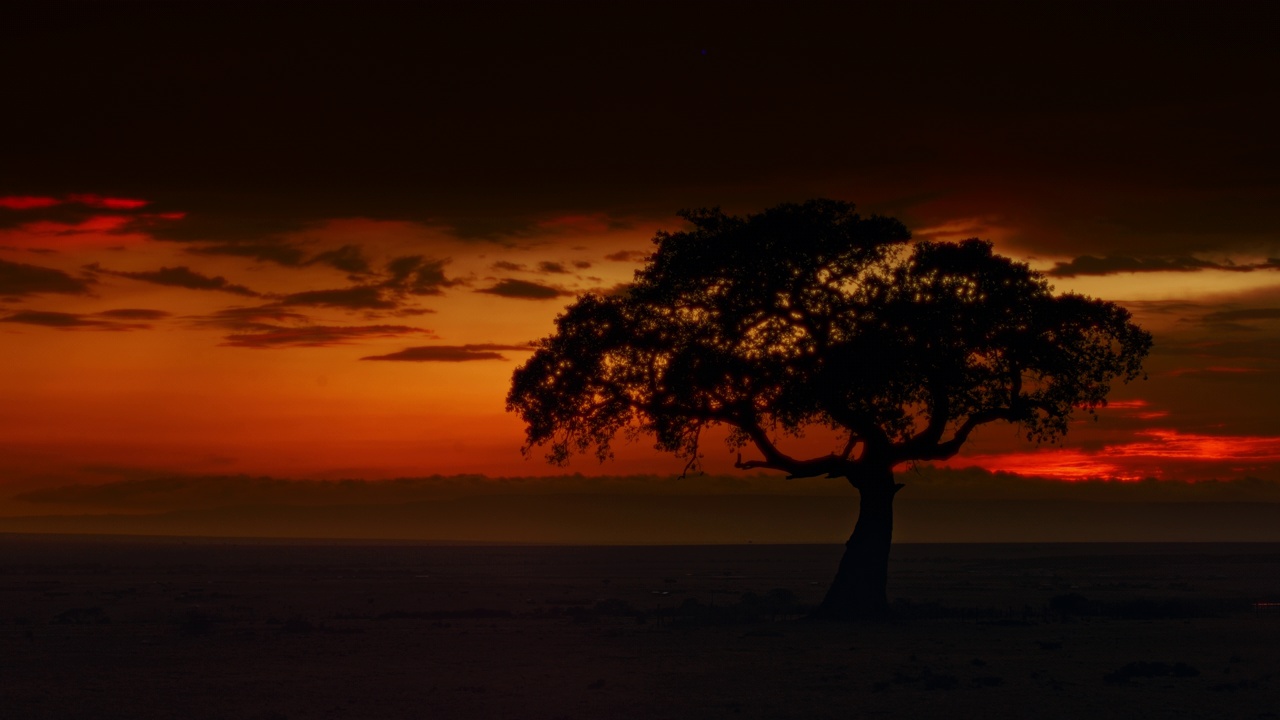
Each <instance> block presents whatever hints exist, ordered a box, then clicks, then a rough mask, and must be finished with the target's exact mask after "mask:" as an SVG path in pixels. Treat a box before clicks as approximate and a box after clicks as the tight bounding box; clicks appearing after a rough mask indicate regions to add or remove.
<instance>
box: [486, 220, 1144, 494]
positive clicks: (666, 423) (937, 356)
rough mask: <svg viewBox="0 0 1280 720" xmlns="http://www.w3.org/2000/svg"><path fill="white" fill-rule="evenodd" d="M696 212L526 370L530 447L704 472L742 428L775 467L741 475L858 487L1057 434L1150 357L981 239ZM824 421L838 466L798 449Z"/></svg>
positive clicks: (516, 390)
mask: <svg viewBox="0 0 1280 720" xmlns="http://www.w3.org/2000/svg"><path fill="white" fill-rule="evenodd" d="M681 216H682V217H683V218H684V219H685V220H686V221H688V223H689V225H690V226H691V227H690V228H689V229H686V230H682V231H678V232H660V233H658V234H657V236H656V237H655V238H654V243H655V246H656V247H655V250H654V252H653V254H652V256H651V257H650V258H649V260H648V263H647V264H646V265H645V267H644V268H642V269H641V270H639V271H638V272H637V273H636V276H635V281H634V283H633V284H632V285H631V286H630V287H629V288H628V289H626V290H625V291H624V292H620V293H618V294H615V295H611V296H605V295H599V294H587V295H584V296H582V297H581V298H579V299H578V300H577V301H576V302H575V303H574V304H573V305H571V306H570V307H569V308H567V309H566V311H565V312H564V313H563V314H562V315H560V316H559V317H558V318H557V319H556V330H555V333H554V334H553V335H551V336H549V337H547V338H544V339H542V340H541V341H539V343H538V344H537V351H536V352H535V354H534V355H533V357H532V358H531V359H530V360H529V361H528V362H527V363H525V364H524V365H523V366H522V367H520V368H519V369H518V370H517V371H516V372H515V375H514V377H513V380H512V387H511V391H510V394H509V395H508V397H507V406H508V409H509V410H512V411H515V412H517V413H519V415H520V416H521V417H522V418H523V420H524V421H525V422H526V423H527V441H528V445H527V448H526V449H532V448H534V447H537V446H545V447H546V448H547V449H548V459H549V460H551V461H552V462H557V463H564V462H566V461H567V460H568V458H569V457H570V456H571V455H572V454H574V453H578V452H594V453H595V454H596V455H597V456H599V457H600V458H601V459H604V458H607V457H609V456H610V455H611V452H612V451H611V447H612V442H613V441H614V439H615V438H616V437H617V436H619V435H620V434H621V435H623V436H624V437H635V436H638V435H644V434H649V435H652V436H653V437H654V438H655V439H656V444H657V447H659V448H661V449H663V450H667V451H671V452H673V453H675V454H676V455H678V456H680V457H683V458H685V459H686V460H687V461H688V462H690V463H691V464H692V463H696V461H697V458H698V454H699V439H700V437H701V434H702V431H703V430H704V429H705V428H707V427H709V426H711V425H725V426H728V428H729V429H730V432H729V436H728V442H729V443H730V445H731V446H732V447H733V448H735V449H737V450H739V451H741V450H743V449H744V448H747V446H751V447H752V448H754V453H752V451H751V450H750V449H748V452H749V453H752V454H753V455H758V458H756V459H749V460H746V461H742V460H741V459H740V460H739V467H744V468H769V469H775V470H781V471H785V472H787V473H788V474H790V475H791V476H795V477H806V476H815V475H830V476H833V477H846V478H848V479H849V480H850V482H852V483H854V485H855V486H857V485H858V484H859V482H860V480H859V479H860V477H862V475H863V471H864V470H865V469H867V468H889V469H891V468H893V467H894V466H897V465H899V464H901V463H904V462H910V461H917V460H941V459H945V458H949V457H951V456H953V455H955V454H956V453H957V452H958V451H959V450H960V448H961V446H962V445H963V444H964V443H965V441H966V440H967V439H968V437H969V436H970V434H971V433H972V432H973V431H974V430H975V429H976V428H977V427H979V426H981V425H984V424H987V423H991V422H996V421H1004V422H1010V423H1015V424H1017V425H1018V426H1019V427H1020V428H1021V429H1022V431H1024V432H1025V435H1026V437H1027V438H1028V439H1029V440H1032V441H1037V442H1040V441H1051V440H1054V439H1056V438H1058V437H1059V436H1061V435H1063V434H1065V433H1066V431H1067V426H1068V425H1067V423H1068V420H1069V418H1070V417H1071V415H1072V412H1073V411H1075V410H1082V411H1085V412H1093V411H1094V410H1095V409H1096V408H1098V407H1099V406H1101V405H1105V403H1106V396H1107V393H1108V392H1109V391H1110V389H1111V383H1112V382H1113V381H1115V380H1117V379H1119V380H1121V381H1124V382H1127V381H1129V380H1132V379H1134V378H1135V377H1137V376H1139V375H1140V374H1141V373H1142V361H1143V359H1144V358H1145V356H1146V354H1147V352H1148V350H1149V349H1150V347H1151V336H1150V334H1149V333H1147V332H1145V331H1144V330H1142V329H1141V328H1139V327H1137V326H1136V325H1135V324H1134V323H1133V322H1132V320H1131V318H1130V315H1129V313H1128V311H1127V310H1125V309H1124V308H1122V307H1120V306H1118V305H1115V304H1114V303H1110V302H1104V301H1101V300H1096V299H1091V298H1088V297H1084V296H1081V295H1076V294H1070V293H1067V294H1060V295H1055V294H1054V293H1053V291H1052V288H1051V287H1050V285H1049V284H1048V282H1047V281H1046V279H1045V278H1044V276H1043V275H1041V274H1040V273H1038V272H1036V271H1034V270H1032V269H1030V268H1029V267H1028V266H1027V265H1026V264H1025V263H1020V262H1017V261H1014V260H1012V259H1010V258H1007V257H1003V256H1001V255H998V254H996V253H994V252H993V251H992V246H991V244H990V243H989V242H985V241H982V240H978V239H970V240H964V241H962V242H954V243H953V242H931V241H919V242H912V241H911V235H910V233H909V232H908V231H907V229H906V228H905V227H904V226H903V225H902V224H901V223H900V222H898V221H897V220H894V219H892V218H887V217H880V216H875V215H872V216H869V217H863V216H861V215H859V214H858V213H857V212H856V211H855V208H854V206H853V205H852V204H849V203H844V202H838V201H832V200H813V201H809V202H806V203H803V204H784V205H779V206H777V207H774V208H771V209H769V210H766V211H764V212H762V213H759V214H755V215H748V216H746V217H736V216H731V215H726V214H725V213H723V212H721V211H720V210H719V209H703V210H691V211H685V212H682V213H681ZM814 426H825V427H828V428H832V429H833V430H835V431H836V432H837V433H838V434H839V435H840V437H841V438H842V439H841V441H840V442H839V443H837V446H834V447H833V448H832V451H831V452H830V453H829V454H825V455H821V456H817V457H793V456H791V455H788V454H787V453H785V452H784V451H783V448H782V445H783V444H784V443H783V442H782V441H783V440H785V439H786V438H787V437H788V436H794V435H797V434H799V433H802V432H803V431H804V430H805V429H807V428H812V427H814Z"/></svg>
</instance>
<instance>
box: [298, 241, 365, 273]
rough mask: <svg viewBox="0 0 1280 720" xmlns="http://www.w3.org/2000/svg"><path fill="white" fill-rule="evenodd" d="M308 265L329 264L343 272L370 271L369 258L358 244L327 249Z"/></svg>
mask: <svg viewBox="0 0 1280 720" xmlns="http://www.w3.org/2000/svg"><path fill="white" fill-rule="evenodd" d="M307 264H308V265H315V264H320V265H328V266H329V267H332V268H336V269H338V270H342V271H343V272H349V273H355V274H364V273H367V272H369V259H368V258H366V257H365V256H364V251H363V250H361V249H360V248H359V247H358V246H356V245H343V246H342V247H340V248H337V249H334V250H326V251H324V252H322V253H320V254H318V255H316V256H315V257H313V258H311V259H310V260H308V261H307Z"/></svg>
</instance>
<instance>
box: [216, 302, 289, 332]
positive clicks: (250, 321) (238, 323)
mask: <svg viewBox="0 0 1280 720" xmlns="http://www.w3.org/2000/svg"><path fill="white" fill-rule="evenodd" d="M193 319H194V320H195V324H196V325H198V326H201V327H220V328H226V329H228V330H262V331H268V330H272V329H274V328H275V327H276V326H274V325H271V324H270V323H268V322H265V321H271V322H275V323H282V322H296V323H306V322H309V321H310V318H308V317H307V316H306V315H303V314H301V313H298V312H294V311H292V310H287V309H285V308H284V307H282V306H280V305H278V304H274V303H273V304H270V305H259V306H257V307H230V308H225V309H223V310H219V311H217V312H215V313H213V314H211V315H201V316H196V317H195V318H193Z"/></svg>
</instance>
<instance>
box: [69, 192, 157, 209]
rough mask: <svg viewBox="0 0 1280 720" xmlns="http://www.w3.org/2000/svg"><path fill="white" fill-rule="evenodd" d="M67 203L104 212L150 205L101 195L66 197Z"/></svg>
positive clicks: (144, 201) (144, 202)
mask: <svg viewBox="0 0 1280 720" xmlns="http://www.w3.org/2000/svg"><path fill="white" fill-rule="evenodd" d="M67 202H73V203H80V204H81V205H88V206H89V207H96V208H104V209H106V210H137V209H138V208H140V207H146V206H147V205H150V204H151V201H150V200H135V199H133V198H113V197H103V196H102V195H91V194H84V195H68V196H67Z"/></svg>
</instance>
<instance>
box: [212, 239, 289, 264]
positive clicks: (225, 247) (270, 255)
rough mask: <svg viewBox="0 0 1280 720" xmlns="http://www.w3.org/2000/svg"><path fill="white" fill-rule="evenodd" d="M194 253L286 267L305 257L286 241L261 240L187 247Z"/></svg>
mask: <svg viewBox="0 0 1280 720" xmlns="http://www.w3.org/2000/svg"><path fill="white" fill-rule="evenodd" d="M187 252H189V253H193V254H196V255H231V256H234V257H247V258H253V259H254V260H266V261H270V262H273V263H277V264H280V265H285V266H288V267H299V266H301V265H302V263H303V259H304V258H305V257H306V253H304V252H303V251H302V250H300V249H298V248H296V247H294V246H292V245H289V244H288V243H283V242H276V241H269V240H263V241H258V242H230V243H219V244H217V245H205V246H202V247H190V248H187Z"/></svg>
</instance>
